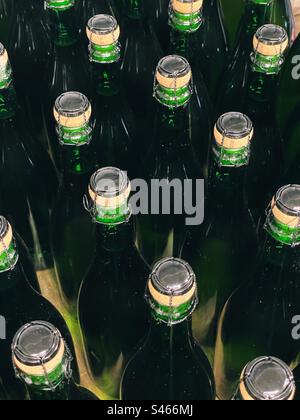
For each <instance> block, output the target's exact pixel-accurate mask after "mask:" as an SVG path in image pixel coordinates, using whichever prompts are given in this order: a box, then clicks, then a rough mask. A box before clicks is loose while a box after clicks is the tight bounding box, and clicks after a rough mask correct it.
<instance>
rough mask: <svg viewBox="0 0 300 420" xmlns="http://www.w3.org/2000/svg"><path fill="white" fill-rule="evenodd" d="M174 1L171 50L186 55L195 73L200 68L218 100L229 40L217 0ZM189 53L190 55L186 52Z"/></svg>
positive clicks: (171, 18) (212, 95) (171, 9)
mask: <svg viewBox="0 0 300 420" xmlns="http://www.w3.org/2000/svg"><path fill="white" fill-rule="evenodd" d="M202 4H203V1H199V0H191V1H189V2H183V1H182V0H172V1H171V5H170V26H171V32H170V52H171V53H173V54H174V53H175V54H178V55H182V56H184V57H185V58H187V59H188V60H189V62H190V64H191V66H192V69H193V71H194V74H195V76H196V75H197V73H198V72H199V71H200V72H201V73H202V75H203V78H204V81H205V84H206V86H207V88H208V91H209V94H210V96H211V99H212V100H213V101H215V99H216V94H217V88H218V85H219V81H220V77H221V74H222V73H224V70H225V68H226V65H227V52H228V49H227V41H226V37H225V31H224V26H223V22H222V15H221V13H220V5H219V1H218V0H208V1H206V2H204V5H203V7H202ZM186 54H188V56H187V55H186Z"/></svg>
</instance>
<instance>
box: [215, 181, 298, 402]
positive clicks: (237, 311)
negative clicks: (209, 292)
mask: <svg viewBox="0 0 300 420" xmlns="http://www.w3.org/2000/svg"><path fill="white" fill-rule="evenodd" d="M299 192H300V187H299V186H287V187H283V188H282V189H281V190H280V191H278V193H277V195H276V197H275V200H274V202H273V203H275V205H274V204H273V205H272V206H271V207H270V210H269V211H268V217H267V222H266V226H265V228H266V230H267V231H266V233H265V236H264V237H263V238H262V239H261V249H260V253H259V255H258V257H257V260H256V262H255V264H254V265H253V267H251V266H249V276H247V282H245V283H244V284H243V285H242V286H241V287H240V288H239V289H238V290H237V291H236V292H235V293H234V294H233V295H232V297H231V298H230V299H229V300H228V302H227V303H226V305H225V307H224V310H223V313H222V316H221V319H220V323H219V331H218V339H217V346H216V356H215V377H216V382H217V394H218V397H219V398H220V399H222V400H224V399H225V400H226V399H228V398H230V397H231V396H232V395H233V394H234V392H235V390H236V387H237V385H238V382H239V379H240V375H241V372H242V370H243V368H244V366H245V365H246V364H247V363H248V361H249V360H254V359H255V358H256V357H260V356H261V355H262V354H272V355H274V356H275V357H278V358H279V359H280V360H282V361H284V362H285V363H287V364H288V365H289V366H293V365H294V364H295V363H296V362H297V358H298V357H299V343H298V342H297V340H294V338H293V336H292V328H293V324H292V320H293V317H294V316H295V314H298V313H299V311H300V307H299V285H298V277H299V269H300V268H299V252H300V248H299V236H300V235H299V228H298V227H295V226H297V221H298V219H299V216H297V215H298V209H299V196H300V194H299ZM275 215H276V217H275ZM286 218H287V219H286ZM291 220H292V222H291ZM283 221H284V222H285V223H283ZM286 223H288V224H286Z"/></svg>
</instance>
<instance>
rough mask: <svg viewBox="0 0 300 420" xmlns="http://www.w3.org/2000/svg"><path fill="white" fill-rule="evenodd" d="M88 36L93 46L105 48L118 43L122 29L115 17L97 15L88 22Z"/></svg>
mask: <svg viewBox="0 0 300 420" xmlns="http://www.w3.org/2000/svg"><path fill="white" fill-rule="evenodd" d="M86 34H87V37H88V39H89V41H90V42H91V43H92V44H95V45H98V46H100V47H105V46H107V45H111V44H115V43H116V42H118V40H119V38H120V27H119V25H118V22H117V21H116V19H115V18H114V17H113V16H110V15H96V16H93V17H92V18H91V19H90V20H89V21H88V24H87V27H86Z"/></svg>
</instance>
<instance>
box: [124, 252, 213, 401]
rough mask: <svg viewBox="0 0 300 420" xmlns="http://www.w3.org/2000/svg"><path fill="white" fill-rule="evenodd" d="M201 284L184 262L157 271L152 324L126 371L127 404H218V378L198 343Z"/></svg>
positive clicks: (152, 282) (151, 290)
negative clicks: (194, 321)
mask: <svg viewBox="0 0 300 420" xmlns="http://www.w3.org/2000/svg"><path fill="white" fill-rule="evenodd" d="M196 289H197V286H196V278H195V274H194V273H193V271H192V269H191V267H190V266H189V265H188V264H187V263H186V262H184V261H182V260H179V259H174V258H170V259H165V260H163V261H160V262H159V263H158V264H157V265H155V267H154V269H153V271H152V273H151V276H150V279H149V282H148V286H147V301H148V305H149V307H150V308H151V314H152V321H151V326H150V329H149V332H148V334H147V336H146V338H145V339H144V341H143V342H142V343H141V345H140V347H139V349H138V351H137V352H136V354H135V355H134V356H133V357H132V359H131V360H130V362H129V363H128V365H127V367H126V371H125V373H124V376H123V379H122V385H121V399H122V400H133V401H138V400H140V401H143V400H171V401H183V400H213V399H214V398H215V389H214V379H213V374H212V371H211V368H210V365H209V363H208V360H207V359H206V356H205V355H204V353H203V352H202V350H201V348H200V347H199V346H198V344H197V343H196V341H195V340H194V338H193V335H192V332H191V323H190V318H191V314H192V313H193V311H194V310H195V308H196V306H197V303H198V300H197V290H196Z"/></svg>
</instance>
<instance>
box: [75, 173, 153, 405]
mask: <svg viewBox="0 0 300 420" xmlns="http://www.w3.org/2000/svg"><path fill="white" fill-rule="evenodd" d="M129 194H130V183H129V180H128V178H127V176H126V174H125V173H124V172H122V171H120V170H119V169H116V168H104V169H100V170H99V171H97V172H96V173H95V174H94V175H93V176H92V178H91V181H90V185H89V189H88V195H87V197H86V199H85V201H86V208H88V209H89V211H90V212H91V218H92V221H93V222H94V223H96V241H97V245H96V249H95V251H94V254H93V263H92V265H91V268H90V270H89V272H88V274H87V275H86V277H85V279H84V280H83V284H82V287H81V291H80V297H79V320H80V326H81V330H82V336H83V340H84V344H85V351H86V355H87V360H88V363H89V370H90V372H91V375H92V378H93V380H94V382H95V384H96V386H97V387H98V388H99V390H100V391H101V392H102V393H103V395H104V396H105V398H110V399H111V398H114V399H117V398H118V397H119V386H120V380H121V377H122V375H123V372H124V368H125V365H126V363H127V361H128V359H129V357H130V355H131V353H132V352H133V351H134V349H135V347H136V346H137V344H138V342H139V341H140V340H141V339H142V338H143V336H144V335H145V333H146V331H147V325H148V314H147V308H146V305H145V301H144V293H145V285H146V280H147V277H148V275H149V269H148V267H147V265H146V264H145V262H144V261H143V260H142V258H141V257H140V255H139V254H138V251H137V249H136V247H135V244H134V230H133V219H132V217H131V215H130V214H131V211H130V208H129V207H128V198H129ZM92 221H91V223H92Z"/></svg>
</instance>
